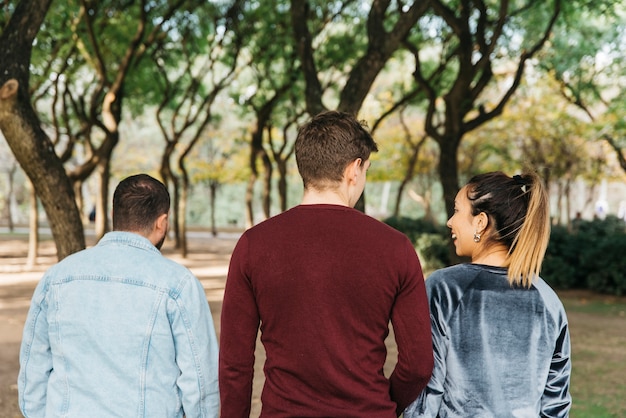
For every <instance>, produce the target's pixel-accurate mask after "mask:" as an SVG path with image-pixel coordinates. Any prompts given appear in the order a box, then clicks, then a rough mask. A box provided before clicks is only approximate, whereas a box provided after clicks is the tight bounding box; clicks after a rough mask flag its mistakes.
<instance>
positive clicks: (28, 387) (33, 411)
mask: <svg viewBox="0 0 626 418" xmlns="http://www.w3.org/2000/svg"><path fill="white" fill-rule="evenodd" d="M46 282H47V281H46V276H44V278H43V279H41V281H40V282H39V284H38V285H37V288H36V289H35V293H34V294H33V298H32V301H31V305H30V309H29V311H28V316H27V318H26V322H25V324H24V333H23V336H22V346H21V349H20V371H19V376H18V392H19V393H18V397H19V405H20V410H21V411H22V414H24V416H25V417H35V416H44V415H45V411H46V398H47V387H48V377H49V376H50V373H51V372H52V353H51V351H50V340H49V337H48V321H47V318H46V315H47V309H48V306H47V302H46V293H47V290H48V288H47V286H46Z"/></svg>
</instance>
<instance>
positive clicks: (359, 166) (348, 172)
mask: <svg viewBox="0 0 626 418" xmlns="http://www.w3.org/2000/svg"><path fill="white" fill-rule="evenodd" d="M361 170H363V160H362V159H360V158H357V159H356V160H354V161H352V162H351V163H350V164H348V166H347V167H346V169H345V171H344V176H345V178H346V179H347V180H348V181H349V182H355V183H356V179H357V178H358V177H359V175H360V174H361Z"/></svg>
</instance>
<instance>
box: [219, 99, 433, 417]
mask: <svg viewBox="0 0 626 418" xmlns="http://www.w3.org/2000/svg"><path fill="white" fill-rule="evenodd" d="M295 147H296V161H297V164H298V170H299V171H300V175H301V176H302V179H303V183H304V196H303V200H302V204H300V205H299V206H296V207H294V208H292V209H290V210H288V211H286V212H284V213H282V214H280V215H277V216H275V217H273V218H271V219H268V220H266V221H265V222H262V223H260V224H259V225H257V226H255V227H253V228H251V229H249V230H247V231H246V232H245V233H244V234H243V236H242V237H241V239H240V240H239V242H238V243H237V246H236V247H235V250H234V252H233V255H232V258H231V262H230V268H229V271H228V279H227V282H226V290H225V295H224V303H223V307H222V318H221V334H220V369H219V373H220V377H219V384H220V393H221V402H222V405H221V416H222V417H224V418H240V417H249V416H250V402H251V394H252V380H253V374H254V350H255V344H256V337H257V332H258V329H259V326H260V329H261V341H262V343H263V346H264V347H265V351H266V361H265V366H264V371H265V385H264V388H263V393H262V395H261V402H262V410H261V417H271V418H281V417H290V418H292V417H341V418H347V417H354V418H395V417H397V416H398V415H400V413H401V412H402V411H403V410H404V408H405V407H406V406H408V405H409V403H411V402H412V401H413V400H414V399H415V398H416V397H417V396H418V395H419V393H420V391H421V390H422V388H423V387H425V386H426V384H427V383H428V380H429V378H430V375H431V370H432V366H433V355H432V340H431V332H430V319H429V310H428V304H427V299H426V293H425V288H424V277H423V274H422V269H421V266H420V262H419V260H418V257H417V255H416V253H415V250H414V248H413V246H412V245H411V242H410V241H409V240H408V239H407V237H406V236H405V235H403V234H401V233H400V232H398V231H396V230H394V229H392V228H390V227H389V226H387V225H385V224H383V223H382V222H379V221H377V220H375V219H373V218H371V217H369V216H367V215H365V214H363V213H362V212H359V211H357V210H355V209H353V207H354V205H355V203H356V202H357V200H358V199H359V197H360V196H361V193H362V192H363V188H364V187H365V177H366V171H367V169H368V167H369V165H370V161H369V156H370V153H371V152H376V151H378V149H377V147H376V143H375V142H374V140H373V139H372V137H371V135H370V134H369V132H368V131H367V130H366V129H365V128H364V127H363V126H362V125H361V124H360V123H359V122H358V121H357V120H356V119H354V117H352V116H350V115H348V114H344V113H340V112H334V111H331V112H325V113H322V114H320V115H318V116H316V117H314V118H313V119H312V120H311V121H310V122H309V123H308V124H307V125H305V126H304V127H303V128H302V129H301V130H300V132H299V133H298V137H297V139H296V145H295ZM389 321H391V323H392V324H393V329H394V334H395V339H396V343H397V345H398V362H397V364H396V366H395V369H394V371H393V373H392V374H391V376H390V377H389V379H387V378H386V377H385V376H384V374H383V365H384V363H385V359H386V355H387V351H386V348H385V342H384V341H385V338H386V336H387V335H388V333H389Z"/></svg>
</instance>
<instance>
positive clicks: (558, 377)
mask: <svg viewBox="0 0 626 418" xmlns="http://www.w3.org/2000/svg"><path fill="white" fill-rule="evenodd" d="M564 316H565V315H564V314H562V317H564ZM562 319H564V318H562ZM560 325H561V329H560V333H559V337H558V339H557V341H556V344H555V349H554V354H553V356H552V362H551V363H550V371H549V372H548V380H547V382H546V386H545V388H544V391H543V396H542V397H541V417H546V418H560V417H567V416H569V410H570V408H571V405H572V398H571V395H570V393H569V381H570V376H571V371H572V370H571V369H572V366H571V347H570V337H569V329H568V325H567V321H565V320H563V321H562V323H561V324H560Z"/></svg>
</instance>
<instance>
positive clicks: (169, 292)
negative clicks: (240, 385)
mask: <svg viewBox="0 0 626 418" xmlns="http://www.w3.org/2000/svg"><path fill="white" fill-rule="evenodd" d="M217 359H218V353H217V340H216V336H215V329H214V327H213V320H212V317H211V312H210V309H209V306H208V303H207V300H206V297H205V293H204V289H203V288H202V285H201V284H200V282H199V281H198V280H197V279H196V278H195V277H194V276H193V275H192V273H191V272H190V271H189V270H188V269H186V268H185V267H183V266H181V265H179V264H177V263H175V262H173V261H171V260H169V259H167V258H165V257H163V256H162V255H161V253H160V252H159V250H158V249H157V248H156V247H154V245H152V243H150V241H148V240H147V239H146V238H143V237H141V236H140V235H137V234H133V233H130V232H109V233H108V234H106V235H105V236H104V237H103V238H102V240H100V242H99V243H98V244H97V245H96V246H95V247H93V248H90V249H87V250H84V251H81V252H78V253H76V254H73V255H71V256H69V257H67V258H65V259H64V260H62V261H61V262H59V263H58V264H56V265H55V266H53V267H52V268H50V269H49V270H48V271H47V272H46V274H45V275H44V277H43V278H42V280H41V281H40V283H39V284H38V286H37V288H36V289H35V293H34V295H33V298H32V302H31V307H30V310H29V312H28V317H27V319H26V323H25V325H24V335H23V339H22V347H21V351H20V372H19V377H18V392H19V405H20V409H21V410H22V413H23V414H24V416H25V417H90V418H94V417H124V418H128V417H149V418H158V417H182V416H183V415H186V417H187V418H194V417H217V415H218V408H219V394H218V383H217V370H218V369H217Z"/></svg>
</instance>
